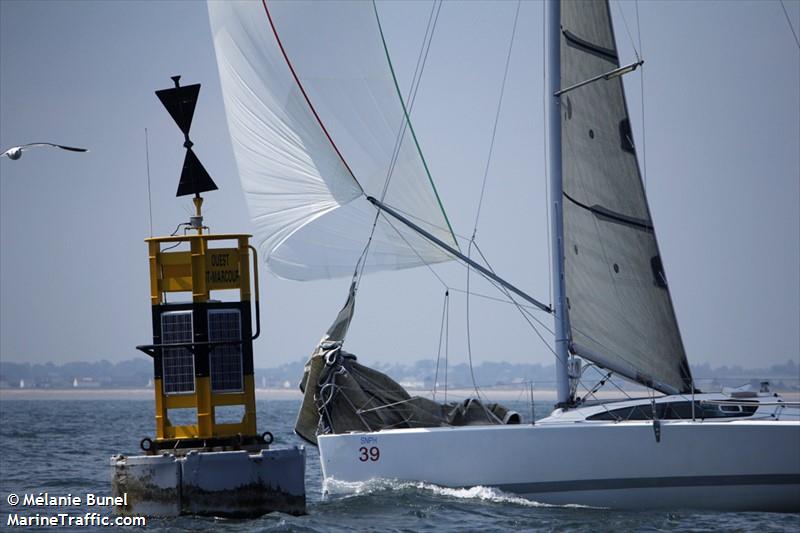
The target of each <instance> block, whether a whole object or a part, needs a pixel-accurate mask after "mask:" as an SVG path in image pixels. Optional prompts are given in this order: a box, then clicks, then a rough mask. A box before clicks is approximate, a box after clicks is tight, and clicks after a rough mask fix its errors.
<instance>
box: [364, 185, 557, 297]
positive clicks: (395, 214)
mask: <svg viewBox="0 0 800 533" xmlns="http://www.w3.org/2000/svg"><path fill="white" fill-rule="evenodd" d="M367 200H368V201H369V202H370V203H372V204H373V205H375V206H377V207H380V209H381V211H383V212H385V213H387V214H389V215H391V216H392V218H394V219H395V220H399V221H400V222H402V223H403V224H404V225H405V226H406V227H408V228H410V229H412V230H413V231H415V232H416V233H418V234H419V235H421V236H423V237H425V239H427V240H428V241H430V242H432V243H433V244H435V245H436V246H438V247H439V248H440V249H441V250H444V251H445V252H446V253H447V254H449V255H451V256H453V257H456V258H458V259H460V260H461V261H463V262H465V263H469V264H470V265H471V266H472V267H473V268H474V269H476V270H477V271H478V272H480V273H481V274H482V275H483V276H485V277H488V278H492V279H493V280H495V281H496V282H497V283H500V284H501V285H503V286H505V287H506V288H508V289H509V290H510V291H512V292H514V293H516V294H517V295H518V296H519V297H520V298H523V299H524V300H526V301H528V302H530V303H532V304H533V305H535V306H536V307H538V308H539V309H541V310H542V311H544V312H546V313H552V312H553V309H552V308H550V307H548V306H546V305H545V304H543V303H542V302H540V301H538V300H536V299H535V298H533V297H532V296H529V295H528V294H525V293H524V292H523V291H521V290H520V289H518V288H517V287H515V286H514V285H512V284H511V283H509V282H508V281H506V280H504V279H503V278H501V277H500V276H498V275H497V274H495V273H494V272H491V271H489V270H487V269H486V268H485V267H484V266H482V265H481V264H479V263H477V262H475V261H473V260H472V259H470V258H469V257H467V256H466V255H464V254H463V253H461V252H459V251H458V250H456V249H455V248H453V247H452V246H450V245H449V244H446V243H445V242H443V241H442V240H441V239H438V238H437V237H435V236H434V235H431V234H430V233H429V232H427V231H425V230H424V229H422V228H421V227H419V226H417V225H416V224H414V223H413V222H411V221H410V220H408V219H407V218H405V217H404V216H403V215H401V214H400V213H398V212H397V211H395V210H394V209H392V208H391V207H390V206H388V205H386V204H384V203H381V202H380V200H376V199H375V198H373V197H372V196H368V197H367Z"/></svg>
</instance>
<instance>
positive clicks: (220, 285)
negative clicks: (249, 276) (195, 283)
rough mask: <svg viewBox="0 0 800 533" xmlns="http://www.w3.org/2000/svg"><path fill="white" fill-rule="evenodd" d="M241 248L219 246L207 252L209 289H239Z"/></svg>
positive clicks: (207, 282)
mask: <svg viewBox="0 0 800 533" xmlns="http://www.w3.org/2000/svg"><path fill="white" fill-rule="evenodd" d="M239 264H240V262H239V250H238V249H237V248H218V249H211V250H208V252H207V253H206V287H207V288H208V289H209V290H221V289H238V288H239V280H240V270H239Z"/></svg>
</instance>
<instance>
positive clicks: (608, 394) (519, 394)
mask: <svg viewBox="0 0 800 533" xmlns="http://www.w3.org/2000/svg"><path fill="white" fill-rule="evenodd" d="M480 392H481V396H483V397H484V398H486V399H487V400H488V401H490V402H492V401H501V402H502V401H505V402H508V401H520V402H528V401H530V392H528V390H524V389H522V388H519V389H506V388H503V389H500V388H491V387H483V388H481V389H480ZM627 392H628V394H629V395H630V396H631V397H634V398H635V397H642V396H646V395H647V393H646V392H645V391H643V390H630V391H627ZM408 393H409V394H411V395H412V396H424V397H426V398H430V397H431V391H430V390H409V391H408ZM780 394H781V396H782V397H783V399H784V400H787V401H800V392H794V391H787V392H782V393H780ZM474 396H475V391H474V390H473V389H451V390H448V391H447V400H448V401H460V400H463V399H465V398H470V397H474ZM621 396H622V393H620V392H619V391H616V390H608V391H599V392H597V393H596V397H597V398H598V399H603V400H613V399H621ZM302 398H303V393H302V392H300V390H299V389H296V388H291V389H283V388H269V389H256V399H257V400H272V401H283V400H295V401H300V400H302ZM436 399H437V400H438V401H442V402H443V401H445V395H444V392H443V391H441V390H440V391H437V393H436ZM555 399H556V391H555V390H554V389H536V390H534V391H533V400H534V402H540V401H541V402H555ZM9 400H96V401H109V400H153V390H152V389H81V388H75V389H0V401H9Z"/></svg>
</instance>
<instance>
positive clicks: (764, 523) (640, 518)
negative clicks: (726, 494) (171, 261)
mask: <svg viewBox="0 0 800 533" xmlns="http://www.w3.org/2000/svg"><path fill="white" fill-rule="evenodd" d="M509 403H511V404H513V403H514V402H509ZM298 406H299V402H298V401H294V400H287V401H264V400H261V401H259V402H258V416H259V428H260V430H261V431H264V430H270V431H271V432H272V433H273V434H274V435H275V439H276V444H278V445H294V444H302V443H301V442H300V440H299V439H298V438H297V437H296V436H294V435H293V434H292V431H291V428H292V425H293V423H294V417H295V413H296V412H297V408H298ZM512 407H515V408H517V409H518V410H520V411H521V412H526V413H527V412H529V407H528V406H527V404H521V403H520V404H518V405H512ZM547 410H548V406H546V405H537V417H538V416H544V415H545V414H546V412H547ZM152 433H153V408H152V401H151V400H130V399H118V400H110V401H106V400H103V401H91V400H53V399H46V400H44V399H43V400H0V495H1V496H2V498H1V499H0V519H1V520H2V522H1V523H0V531H5V530H10V529H9V528H8V527H7V517H8V513H9V511H10V509H11V508H10V506H9V505H8V503H7V501H6V499H7V496H8V494H9V493H12V492H13V493H18V494H24V493H39V492H49V493H50V494H51V495H66V494H68V493H71V494H73V495H80V496H82V497H83V496H84V495H85V494H86V493H90V492H91V493H94V494H98V495H108V494H109V493H110V487H109V479H110V467H109V466H108V460H109V457H111V455H113V454H116V453H128V454H136V452H137V448H138V442H139V440H140V439H141V438H142V437H145V436H151V435H152ZM307 451H308V457H307V465H306V490H307V496H308V515H307V516H302V517H290V516H284V515H279V514H272V515H267V516H264V517H261V518H258V519H255V520H224V519H214V518H195V517H178V518H170V519H150V520H149V522H148V525H147V530H148V531H203V530H209V531H211V530H213V531H231V532H234V531H237V532H238V531H319V532H323V531H325V532H327V531H354V530H356V531H437V532H443V531H459V532H461V531H481V532H489V531H509V530H517V531H587V532H595V531H759V532H763V531H787V532H788V531H791V532H793V533H797V532H798V531H800V515H798V514H772V513H717V512H698V511H673V512H662V511H659V512H648V511H642V512H620V511H608V510H597V509H581V508H563V507H547V506H542V505H537V504H536V503H534V502H528V501H526V500H522V499H520V498H517V497H514V496H513V495H508V494H503V493H500V492H497V491H494V490H492V489H487V488H482V487H476V488H472V489H446V488H442V487H436V486H432V485H426V484H416V483H400V482H395V483H392V482H377V483H372V484H366V485H363V486H361V487H359V488H358V489H357V490H355V492H353V491H352V490H351V491H347V492H343V493H336V494H334V495H329V496H327V497H325V498H323V497H322V478H321V472H320V467H319V458H318V455H317V451H316V448H314V447H311V446H309V447H307ZM92 510H95V509H92ZM26 529H27V530H35V529H34V528H26ZM47 529H48V530H52V528H47Z"/></svg>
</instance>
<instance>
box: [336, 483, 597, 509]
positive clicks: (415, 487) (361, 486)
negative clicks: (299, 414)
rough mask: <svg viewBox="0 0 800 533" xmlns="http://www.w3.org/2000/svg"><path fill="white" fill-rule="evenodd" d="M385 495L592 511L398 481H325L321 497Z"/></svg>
mask: <svg viewBox="0 0 800 533" xmlns="http://www.w3.org/2000/svg"><path fill="white" fill-rule="evenodd" d="M388 491H409V492H414V491H422V492H428V493H430V494H433V495H435V496H444V497H446V498H456V499H463V500H479V501H484V502H491V503H502V504H512V505H519V506H522V507H565V508H581V509H592V507H589V506H586V505H578V504H566V505H553V504H548V503H541V502H537V501H534V500H529V499H527V498H523V497H521V496H517V495H516V494H510V493H507V492H504V491H502V490H500V489H497V488H494V487H484V486H482V485H477V486H475V487H469V488H451V487H442V486H440V485H434V484H433V483H424V482H421V481H399V480H391V479H370V480H368V481H340V480H337V479H333V478H329V479H326V480H325V481H323V483H322V493H323V495H324V496H325V497H333V498H352V497H357V496H366V495H370V494H377V493H381V492H388Z"/></svg>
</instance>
